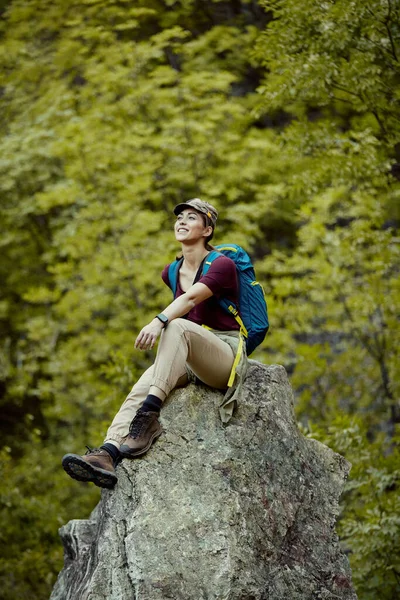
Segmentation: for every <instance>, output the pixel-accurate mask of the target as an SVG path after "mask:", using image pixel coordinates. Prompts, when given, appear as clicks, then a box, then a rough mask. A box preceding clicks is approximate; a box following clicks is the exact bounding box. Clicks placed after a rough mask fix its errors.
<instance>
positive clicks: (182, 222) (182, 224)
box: [175, 208, 212, 243]
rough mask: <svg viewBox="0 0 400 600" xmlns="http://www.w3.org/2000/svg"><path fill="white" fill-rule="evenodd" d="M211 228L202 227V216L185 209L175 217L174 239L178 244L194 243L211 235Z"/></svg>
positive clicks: (194, 211)
mask: <svg viewBox="0 0 400 600" xmlns="http://www.w3.org/2000/svg"><path fill="white" fill-rule="evenodd" d="M211 233H212V227H211V226H205V225H204V219H203V217H202V215H201V214H200V213H199V212H197V211H196V210H194V209H192V208H185V210H183V211H182V212H181V213H179V215H178V216H177V217H176V223H175V238H176V240H177V241H178V242H182V243H194V242H197V241H198V240H199V239H204V241H205V240H206V238H207V237H208V236H209V235H211Z"/></svg>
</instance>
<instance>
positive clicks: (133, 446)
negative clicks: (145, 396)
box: [119, 410, 162, 458]
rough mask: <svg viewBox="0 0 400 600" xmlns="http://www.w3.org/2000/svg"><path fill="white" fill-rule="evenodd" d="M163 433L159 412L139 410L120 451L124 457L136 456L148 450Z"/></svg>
mask: <svg viewBox="0 0 400 600" xmlns="http://www.w3.org/2000/svg"><path fill="white" fill-rule="evenodd" d="M161 434H162V427H161V424H160V422H159V420H158V413H157V412H151V411H149V412H141V411H140V410H139V411H138V412H137V414H136V416H135V418H134V419H133V421H132V423H131V424H130V427H129V435H128V436H127V437H126V438H125V440H124V443H123V445H122V446H121V447H120V449H119V452H120V455H121V456H122V457H123V458H134V457H135V456H140V455H141V454H144V453H145V452H147V450H148V449H149V448H150V446H151V445H152V443H153V442H154V441H155V440H156V439H157V438H158V437H159V436H160V435H161Z"/></svg>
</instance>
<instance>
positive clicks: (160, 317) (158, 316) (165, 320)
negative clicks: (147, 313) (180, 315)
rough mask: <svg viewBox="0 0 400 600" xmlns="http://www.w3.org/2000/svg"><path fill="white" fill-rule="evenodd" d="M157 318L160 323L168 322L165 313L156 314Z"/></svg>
mask: <svg viewBox="0 0 400 600" xmlns="http://www.w3.org/2000/svg"><path fill="white" fill-rule="evenodd" d="M157 319H160V321H161V322H162V323H168V319H167V317H166V316H165V315H157Z"/></svg>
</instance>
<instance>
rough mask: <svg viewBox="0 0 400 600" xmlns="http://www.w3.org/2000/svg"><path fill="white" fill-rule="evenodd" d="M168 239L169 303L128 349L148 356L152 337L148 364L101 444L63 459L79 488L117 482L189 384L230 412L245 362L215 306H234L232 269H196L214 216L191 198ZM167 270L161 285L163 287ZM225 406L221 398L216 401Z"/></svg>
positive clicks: (221, 259)
mask: <svg viewBox="0 0 400 600" xmlns="http://www.w3.org/2000/svg"><path fill="white" fill-rule="evenodd" d="M174 213H175V215H176V216H177V219H176V222H175V227H174V232H175V238H176V240H177V242H179V243H180V244H181V248H182V257H183V260H182V262H181V264H180V268H179V272H178V279H177V286H176V291H175V294H174V296H175V298H174V300H173V302H171V304H169V305H168V306H167V307H165V308H164V310H163V311H162V312H161V313H159V314H158V315H156V316H155V317H154V319H153V320H152V321H151V322H150V323H148V324H147V325H146V326H145V327H143V329H142V330H141V331H140V333H139V335H138V336H137V338H136V341H135V347H136V348H139V349H140V350H148V349H152V348H153V347H154V345H155V343H156V341H157V339H158V338H159V336H161V339H160V343H159V346H158V351H157V355H156V358H155V361H154V364H153V365H152V366H151V367H150V368H149V369H147V371H145V372H144V373H143V375H142V376H141V377H140V379H139V380H138V381H137V382H136V383H135V385H134V386H133V388H132V390H131V392H130V393H129V394H128V396H127V398H126V400H125V402H124V403H123V404H122V406H121V408H120V410H119V411H118V413H117V414H116V416H115V417H114V420H113V422H112V423H111V425H110V427H109V429H108V432H107V435H106V438H105V441H104V444H103V445H102V446H101V447H100V448H95V449H93V450H89V451H88V452H87V453H86V454H85V455H84V456H80V455H77V454H66V455H65V456H64V458H63V461H62V464H63V467H64V469H65V471H66V472H67V473H68V474H69V475H70V476H71V477H73V478H74V479H77V480H79V481H91V482H93V483H94V484H95V485H97V486H99V487H106V488H112V487H114V485H115V484H116V482H117V475H116V472H115V467H116V465H117V464H118V462H119V461H120V460H121V459H122V458H135V457H137V456H141V455H142V454H144V453H145V452H147V450H148V449H149V448H150V446H151V445H152V443H153V442H154V441H155V440H156V439H157V438H158V437H159V436H160V435H161V433H162V427H161V424H160V422H159V419H158V417H159V414H160V410H161V408H162V404H163V402H164V400H165V399H166V397H167V396H168V394H169V393H170V392H171V390H173V389H174V388H176V387H179V386H184V385H186V384H187V383H188V382H189V381H198V380H199V381H200V382H202V383H204V384H206V385H209V386H212V387H214V388H218V389H221V390H227V388H228V384H229V387H230V388H231V389H230V394H229V398H228V400H227V401H225V402H223V405H224V406H225V405H226V404H229V409H227V413H228V414H229V411H230V414H231V413H232V411H233V407H234V404H235V394H234V393H233V394H232V389H234V388H235V385H237V384H238V383H239V382H240V381H241V380H242V378H243V376H244V375H245V372H246V369H247V357H246V352H245V345H244V344H242V343H240V342H241V338H240V336H241V333H240V331H239V329H240V327H239V325H238V323H237V321H236V320H235V318H234V316H233V315H232V314H228V313H226V312H225V311H224V310H223V308H222V307H221V305H220V303H219V302H218V299H219V298H221V297H223V298H226V299H227V300H228V301H229V302H232V303H233V304H234V305H236V306H238V305H239V302H238V280H237V274H236V266H235V264H234V262H233V261H232V260H231V259H230V258H228V257H226V256H224V255H222V254H221V256H218V257H217V258H216V259H215V260H213V261H212V263H211V265H210V267H209V269H208V270H207V273H206V275H203V265H204V263H205V261H206V258H207V256H208V254H209V252H210V251H211V250H213V248H212V246H210V245H209V242H210V240H211V239H212V237H213V235H214V229H215V225H216V221H217V217H218V213H217V210H216V209H215V208H214V206H212V205H211V204H209V203H208V202H204V201H202V200H200V199H199V198H194V199H192V200H188V201H187V202H184V203H182V204H178V205H177V206H176V207H175V209H174ZM168 270H169V265H167V266H166V267H165V268H164V270H163V272H162V278H163V281H164V283H166V285H168V286H169V287H171V284H170V281H169V277H168ZM224 400H225V399H224Z"/></svg>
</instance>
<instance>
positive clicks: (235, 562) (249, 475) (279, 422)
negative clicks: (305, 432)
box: [50, 361, 356, 600]
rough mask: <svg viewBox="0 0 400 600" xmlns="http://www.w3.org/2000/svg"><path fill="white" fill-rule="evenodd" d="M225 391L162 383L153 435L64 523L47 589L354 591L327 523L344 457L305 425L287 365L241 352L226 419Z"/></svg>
mask: <svg viewBox="0 0 400 600" xmlns="http://www.w3.org/2000/svg"><path fill="white" fill-rule="evenodd" d="M221 399H222V394H221V393H220V392H218V391H217V390H211V389H210V388H207V387H205V386H194V385H189V386H188V387H186V388H184V389H180V390H175V391H174V392H173V393H172V394H171V396H170V398H169V399H168V401H167V403H166V405H165V406H164V407H163V410H162V413H161V414H162V416H161V421H162V423H163V426H164V429H165V432H164V433H163V435H162V436H161V437H160V438H159V440H158V441H157V443H156V444H155V445H154V446H153V447H152V448H151V450H150V451H149V452H148V453H147V454H146V455H145V456H144V457H143V458H141V459H135V460H126V459H125V460H123V461H122V463H121V464H120V465H119V466H118V469H117V474H118V478H119V481H118V484H117V486H116V487H115V489H114V490H112V491H108V490H103V491H102V498H101V501H100V503H99V505H98V506H97V508H96V509H95V511H94V513H93V514H92V515H91V517H90V519H89V520H74V521H71V522H70V523H68V524H67V525H65V526H64V527H62V528H61V532H60V533H61V537H62V539H63V542H64V547H65V566H64V569H63V570H62V572H61V573H60V575H59V578H58V580H57V583H56V585H55V587H54V590H53V593H52V595H51V599H50V600H164V599H167V598H171V599H173V600H267V599H268V600H319V599H320V600H338V599H340V600H356V594H355V592H354V590H353V587H352V583H351V573H350V567H349V564H348V560H347V557H346V556H345V555H344V553H343V552H342V550H341V548H340V546H339V542H338V538H337V535H336V533H335V522H336V518H337V515H338V501H339V497H340V494H341V491H342V488H343V484H344V481H345V479H346V477H347V475H348V472H349V469H350V465H349V464H348V463H347V462H346V460H345V459H344V458H343V457H341V456H340V455H338V454H336V453H334V452H333V451H332V450H330V449H329V448H327V447H326V446H324V445H322V444H320V443H319V442H317V441H315V440H311V439H307V438H305V437H304V436H302V435H301V433H300V432H299V430H298V428H297V424H296V419H295V415H294V407H293V393H292V390H291V387H290V384H289V381H288V378H287V375H286V372H285V369H284V368H283V367H280V366H276V365H274V366H270V367H266V366H264V365H262V364H260V363H257V362H255V361H250V369H249V372H248V376H247V379H246V383H245V386H244V391H243V396H242V398H241V401H240V405H239V407H238V409H237V411H236V413H235V415H234V417H233V419H232V420H231V422H230V423H229V424H228V425H227V426H224V425H223V424H222V423H221V421H220V418H219V412H218V407H219V404H220V402H221Z"/></svg>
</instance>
